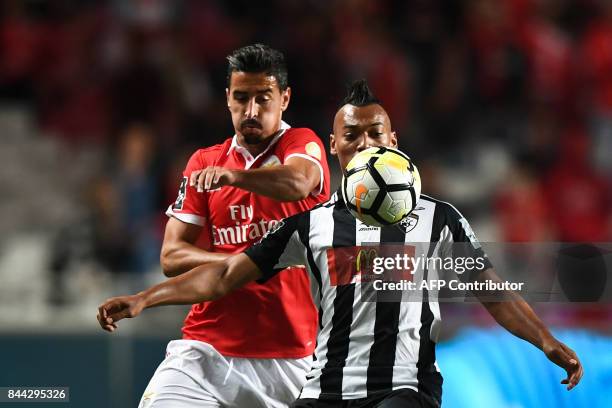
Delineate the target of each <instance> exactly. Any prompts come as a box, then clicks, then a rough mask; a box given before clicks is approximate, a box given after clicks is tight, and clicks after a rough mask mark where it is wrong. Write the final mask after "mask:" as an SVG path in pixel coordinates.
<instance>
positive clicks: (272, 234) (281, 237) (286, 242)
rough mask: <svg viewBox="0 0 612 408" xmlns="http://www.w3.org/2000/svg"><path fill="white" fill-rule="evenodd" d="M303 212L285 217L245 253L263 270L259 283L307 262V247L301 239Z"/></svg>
mask: <svg viewBox="0 0 612 408" xmlns="http://www.w3.org/2000/svg"><path fill="white" fill-rule="evenodd" d="M303 214H307V213H302V214H297V215H294V216H292V217H289V218H285V219H283V220H281V221H279V222H278V224H276V225H275V226H274V227H272V228H271V229H270V230H269V231H268V232H267V233H266V234H265V235H264V236H263V238H262V239H261V240H260V241H259V242H258V243H256V244H255V245H253V246H251V247H250V248H248V249H247V250H246V251H245V252H244V253H245V254H246V255H247V256H248V257H249V258H251V260H252V261H253V262H254V263H255V264H256V265H257V266H258V267H259V269H260V270H261V272H262V277H261V279H259V280H258V282H259V283H263V282H265V281H267V280H269V279H270V278H272V277H274V276H275V275H276V274H277V273H278V272H280V271H281V270H283V269H285V268H287V267H289V266H296V265H303V264H305V263H306V260H305V259H306V248H305V247H304V244H303V243H302V241H301V240H300V219H301V218H302V217H303Z"/></svg>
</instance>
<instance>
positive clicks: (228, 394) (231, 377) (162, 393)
mask: <svg viewBox="0 0 612 408" xmlns="http://www.w3.org/2000/svg"><path fill="white" fill-rule="evenodd" d="M311 363H312V357H305V358H300V359H282V358H276V359H263V358H251V359H249V358H238V357H225V356H223V355H221V354H220V353H219V352H218V351H217V350H216V349H215V348H214V347H213V346H211V345H210V344H208V343H204V342H201V341H196V340H173V341H171V342H170V343H168V348H167V352H166V358H165V360H164V361H162V362H161V364H160V365H159V367H158V368H157V370H156V371H155V374H153V378H151V381H150V382H149V385H147V388H146V390H145V392H144V394H143V395H142V398H141V400H140V404H139V405H138V407H139V408H195V407H240V408H243V407H248V408H259V407H261V408H270V407H272V408H277V407H278V408H281V407H287V406H289V404H291V403H292V402H293V401H295V399H296V398H297V397H298V395H299V393H300V390H301V389H302V386H303V385H304V383H305V382H306V374H307V372H308V371H309V370H310V365H311Z"/></svg>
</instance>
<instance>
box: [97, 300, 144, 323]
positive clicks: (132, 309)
mask: <svg viewBox="0 0 612 408" xmlns="http://www.w3.org/2000/svg"><path fill="white" fill-rule="evenodd" d="M144 306H145V304H144V301H143V299H142V297H140V296H139V295H133V296H119V297H114V298H110V299H107V300H106V301H105V302H104V303H102V304H101V305H100V306H99V307H98V323H100V326H101V327H102V328H103V329H104V330H106V331H109V332H112V331H115V329H116V328H117V322H118V321H119V320H121V319H125V318H130V317H136V316H138V315H139V314H140V312H142V309H144Z"/></svg>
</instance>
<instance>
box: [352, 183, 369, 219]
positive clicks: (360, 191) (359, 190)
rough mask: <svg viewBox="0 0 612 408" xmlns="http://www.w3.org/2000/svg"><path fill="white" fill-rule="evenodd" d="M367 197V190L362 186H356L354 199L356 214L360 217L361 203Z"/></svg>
mask: <svg viewBox="0 0 612 408" xmlns="http://www.w3.org/2000/svg"><path fill="white" fill-rule="evenodd" d="M367 195H368V188H367V187H366V186H365V185H363V184H358V185H357V187H355V198H356V199H357V202H356V205H357V213H358V214H359V215H361V202H362V201H364V200H365V196H367Z"/></svg>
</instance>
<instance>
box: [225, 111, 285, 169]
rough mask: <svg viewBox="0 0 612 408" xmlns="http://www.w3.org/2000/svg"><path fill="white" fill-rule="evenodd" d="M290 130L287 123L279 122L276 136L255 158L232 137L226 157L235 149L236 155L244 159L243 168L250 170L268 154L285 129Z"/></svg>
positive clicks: (236, 138) (235, 136)
mask: <svg viewBox="0 0 612 408" xmlns="http://www.w3.org/2000/svg"><path fill="white" fill-rule="evenodd" d="M290 128H291V126H289V124H288V123H287V122H285V121H281V126H280V130H279V132H278V134H277V135H276V136H274V139H272V141H271V142H270V144H269V145H268V147H266V149H265V150H264V151H263V152H261V153H259V154H258V155H257V157H253V155H252V154H251V152H249V151H248V149H247V148H246V147H243V146H240V145H239V144H238V136H237V135H234V137H233V138H232V144H231V145H230V148H229V149H228V151H227V155H228V156H229V154H230V153H231V151H232V150H234V149H236V151H237V152H238V153H240V154H242V157H244V160H245V161H246V165H245V166H244V168H245V169H247V170H248V169H249V168H251V166H252V165H253V163H255V162H256V161H257V159H259V158H260V157H261V156H263V155H264V154H266V153H267V152H268V150H270V149H271V148H272V146H274V145H275V144H276V142H278V139H280V138H281V136H282V135H283V134H285V132H286V131H287V129H290Z"/></svg>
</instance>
